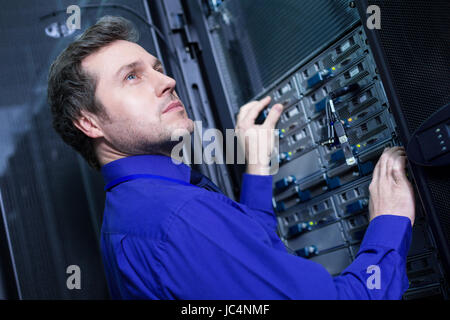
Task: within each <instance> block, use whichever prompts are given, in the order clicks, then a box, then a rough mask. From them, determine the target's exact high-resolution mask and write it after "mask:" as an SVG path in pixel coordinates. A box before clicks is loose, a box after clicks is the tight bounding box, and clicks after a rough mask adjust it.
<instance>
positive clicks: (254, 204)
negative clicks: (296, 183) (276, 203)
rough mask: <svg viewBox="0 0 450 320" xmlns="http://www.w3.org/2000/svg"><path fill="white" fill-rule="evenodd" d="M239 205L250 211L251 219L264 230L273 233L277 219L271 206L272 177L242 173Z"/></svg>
mask: <svg viewBox="0 0 450 320" xmlns="http://www.w3.org/2000/svg"><path fill="white" fill-rule="evenodd" d="M239 202H240V203H241V204H244V205H246V206H247V207H249V208H250V209H252V212H251V214H252V215H253V218H254V219H255V220H256V221H258V223H260V224H261V225H262V226H263V227H264V228H266V229H267V230H269V231H270V232H274V231H275V230H276V228H277V219H276V216H275V213H274V211H273V205H272V176H271V175H253V174H248V173H244V175H243V180H242V187H241V197H240V201H239Z"/></svg>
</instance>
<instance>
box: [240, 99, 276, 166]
mask: <svg viewBox="0 0 450 320" xmlns="http://www.w3.org/2000/svg"><path fill="white" fill-rule="evenodd" d="M270 100H271V98H270V96H267V97H265V98H264V99H261V100H259V101H251V102H249V103H247V104H246V105H244V106H242V107H241V109H240V110H239V114H238V116H237V122H236V133H237V137H238V141H239V144H240V145H241V147H245V159H246V160H247V173H249V174H256V175H268V174H269V173H270V157H271V155H272V150H273V145H274V129H275V125H276V124H277V122H278V119H280V115H281V112H282V111H283V106H282V105H281V104H279V103H277V104H275V105H273V106H272V108H271V109H270V112H269V114H268V115H267V118H266V120H265V121H264V123H263V124H261V125H257V124H255V120H256V118H257V117H258V114H259V113H260V112H261V111H262V110H263V109H264V108H265V107H266V106H267V105H268V104H269V103H270Z"/></svg>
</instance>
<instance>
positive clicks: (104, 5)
mask: <svg viewBox="0 0 450 320" xmlns="http://www.w3.org/2000/svg"><path fill="white" fill-rule="evenodd" d="M79 7H80V8H82V9H98V8H116V9H123V10H125V11H128V12H130V13H132V14H133V15H135V16H136V17H137V18H139V20H141V21H142V22H144V23H145V24H146V25H147V26H149V27H150V28H152V29H153V30H155V32H156V34H157V35H158V36H159V38H160V39H161V40H162V41H163V43H164V45H165V46H166V47H167V50H168V52H169V54H170V55H171V56H172V59H174V60H175V63H176V65H177V67H178V69H179V71H180V73H181V75H182V74H183V72H182V68H181V66H180V63H179V61H178V59H177V57H176V55H175V53H173V52H172V51H171V50H170V45H169V43H168V41H167V39H166V37H165V36H164V34H163V33H162V32H161V30H159V28H158V27H156V26H155V25H154V24H152V23H150V22H148V21H147V20H146V19H145V18H144V17H143V16H142V15H140V14H139V12H137V11H136V10H134V9H133V8H131V7H129V6H126V5H122V4H114V3H106V4H87V5H83V6H79ZM60 13H66V10H65V9H60V10H55V11H53V12H51V13H48V14H46V15H43V16H41V17H40V18H39V20H40V21H42V20H45V19H48V18H50V17H56V15H58V14H60ZM183 82H184V79H183Z"/></svg>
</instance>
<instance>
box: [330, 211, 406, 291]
mask: <svg viewBox="0 0 450 320" xmlns="http://www.w3.org/2000/svg"><path fill="white" fill-rule="evenodd" d="M411 234H412V227H411V220H410V219H409V218H407V217H401V216H394V215H382V216H378V217H376V218H375V219H373V220H372V221H371V222H370V224H369V226H368V228H367V230H366V233H365V235H364V239H363V241H362V243H361V246H360V249H359V251H358V254H357V256H356V259H355V260H354V261H353V263H352V264H351V265H350V266H349V267H348V268H346V269H345V270H344V271H343V272H342V273H341V275H339V276H338V277H336V278H335V284H336V288H337V290H338V295H339V297H341V298H347V299H354V298H355V297H358V298H361V299H401V297H402V295H403V293H404V292H405V291H406V290H407V289H408V287H409V284H408V278H407V275H406V256H407V254H408V250H409V247H410V244H411Z"/></svg>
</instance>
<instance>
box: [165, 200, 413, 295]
mask: <svg viewBox="0 0 450 320" xmlns="http://www.w3.org/2000/svg"><path fill="white" fill-rule="evenodd" d="M210 200H211V199H209V198H203V197H199V198H197V199H195V201H194V200H193V201H189V203H188V204H186V205H185V206H184V207H183V208H182V210H181V211H180V212H179V214H177V215H176V216H175V217H174V219H173V221H172V224H171V226H170V228H169V230H168V234H167V237H166V239H165V241H164V243H162V245H161V246H160V250H161V251H160V261H161V272H162V274H160V277H161V281H162V285H161V290H162V293H163V295H164V296H165V298H167V299H380V298H381V299H382V298H385V299H388V298H394V299H398V298H400V297H401V295H402V293H403V292H404V290H406V287H407V285H406V283H405V279H406V275H405V271H406V270H405V263H404V260H405V255H406V254H405V251H407V248H406V247H407V242H408V241H409V240H408V239H404V237H405V236H406V237H407V235H408V232H410V231H408V228H407V226H406V224H405V223H406V221H405V219H407V218H401V217H394V218H393V217H392V216H390V217H384V218H382V219H380V218H376V219H374V220H373V221H372V222H371V225H370V227H369V230H368V231H367V233H368V234H367V236H368V237H367V239H365V241H364V243H363V244H362V246H361V250H360V252H359V255H358V258H357V259H356V260H355V262H354V263H353V264H352V265H351V266H349V267H348V268H347V269H346V270H345V271H344V272H343V274H342V275H341V276H339V277H336V278H333V277H332V276H331V275H330V274H329V273H328V272H327V271H326V269H325V268H324V267H323V266H321V265H320V264H318V263H315V262H313V261H310V260H307V259H304V258H301V257H297V256H294V255H291V254H288V253H287V252H283V251H281V250H277V249H275V248H273V246H272V245H271V243H270V240H269V237H268V236H267V234H266V233H265V232H264V230H262V229H261V226H259V225H258V224H257V223H255V222H252V221H253V219H249V217H248V216H247V215H246V214H245V212H240V211H239V208H238V207H234V206H228V205H226V204H219V203H214V202H212V201H210ZM397 218H399V219H397ZM407 220H408V219H407ZM409 228H411V227H410V226H409ZM394 230H395V232H394V233H395V235H394V234H392V231H394ZM386 232H389V233H387V234H386ZM381 238H390V239H384V240H383V239H381ZM371 265H377V266H378V267H379V269H380V270H381V286H379V287H380V288H379V289H378V288H375V289H369V288H368V287H367V283H368V280H370V279H369V277H370V276H371V274H368V273H367V268H368V267H370V266H371ZM375 285H377V283H375ZM405 285H406V286H405ZM371 287H372V286H371Z"/></svg>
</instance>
